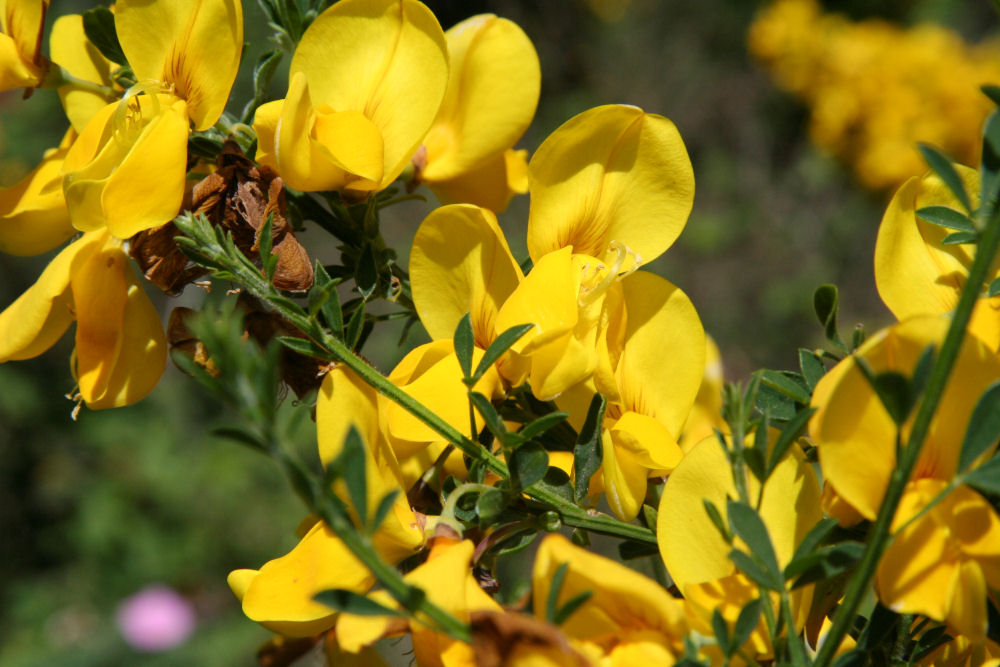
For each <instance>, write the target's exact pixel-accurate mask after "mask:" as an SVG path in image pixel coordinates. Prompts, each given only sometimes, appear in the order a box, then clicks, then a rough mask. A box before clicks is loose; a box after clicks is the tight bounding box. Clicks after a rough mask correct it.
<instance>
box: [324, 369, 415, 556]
mask: <svg viewBox="0 0 1000 667" xmlns="http://www.w3.org/2000/svg"><path fill="white" fill-rule="evenodd" d="M376 402H377V398H376V395H375V392H374V390H373V389H372V388H371V387H370V386H368V385H367V384H365V383H364V382H363V381H361V379H360V378H358V377H357V375H355V374H354V373H353V372H351V371H350V370H348V369H347V368H345V367H342V366H338V367H336V368H334V369H332V370H331V371H330V372H329V373H327V374H326V377H324V378H323V384H322V386H321V387H320V393H319V397H318V398H317V402H316V430H317V434H318V439H319V454H320V460H321V461H323V462H324V463H329V462H330V461H332V460H334V459H335V458H336V457H337V456H338V455H339V454H340V452H341V451H342V450H343V445H344V439H345V437H346V436H347V433H348V430H349V429H350V428H351V427H352V426H353V427H354V428H356V429H357V430H358V432H359V433H360V434H361V438H362V440H363V441H364V443H365V453H366V457H365V477H366V479H365V481H366V488H367V492H368V516H372V515H373V514H374V512H375V509H376V507H378V503H379V502H380V501H381V500H382V498H384V497H385V496H386V495H387V494H389V493H391V492H393V491H395V492H399V495H398V497H397V498H396V502H395V503H394V504H393V508H392V512H390V514H389V516H388V517H387V518H386V520H385V521H384V522H383V523H382V525H381V526H380V527H379V530H378V531H377V533H376V535H375V545H376V548H377V549H378V550H379V553H381V554H382V556H383V557H384V558H386V559H387V560H390V561H392V562H396V561H398V560H400V559H402V558H404V557H406V556H408V555H410V554H412V553H413V551H414V550H415V549H416V548H417V547H419V546H420V544H421V543H422V542H423V532H422V531H421V530H420V527H419V525H418V523H417V519H416V516H415V515H414V514H413V510H411V509H410V505H409V503H408V502H407V501H406V494H405V493H403V492H402V491H404V487H403V476H402V473H401V472H400V470H399V464H398V463H397V461H396V456H395V454H394V453H393V452H392V449H391V448H390V447H389V446H388V444H387V443H386V442H385V439H384V438H383V437H382V435H381V432H380V430H379V416H378V413H377V412H376ZM338 493H340V494H341V495H344V493H343V491H342V490H338Z"/></svg>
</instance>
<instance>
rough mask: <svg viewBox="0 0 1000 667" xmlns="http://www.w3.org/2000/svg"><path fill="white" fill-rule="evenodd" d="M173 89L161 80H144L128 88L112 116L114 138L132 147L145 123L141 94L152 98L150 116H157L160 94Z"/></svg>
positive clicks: (125, 145)
mask: <svg viewBox="0 0 1000 667" xmlns="http://www.w3.org/2000/svg"><path fill="white" fill-rule="evenodd" d="M171 90H172V86H164V84H163V83H161V82H159V81H142V82H139V83H137V84H135V85H134V86H132V87H131V88H129V89H128V90H126V91H125V94H124V95H122V99H121V101H120V102H119V103H118V106H117V107H116V108H115V113H114V116H113V117H112V122H111V129H112V137H113V138H114V140H115V141H116V142H117V143H118V144H119V145H121V146H124V147H130V146H131V145H132V144H134V143H135V139H136V135H137V134H138V133H139V132H141V131H142V128H143V125H144V124H143V122H142V117H143V111H142V102H141V99H140V95H146V96H147V98H148V99H149V100H150V104H151V105H152V106H151V109H149V110H148V111H149V112H150V114H149V117H155V116H156V115H157V114H159V113H160V98H159V95H160V94H161V93H169V92H170V91H171Z"/></svg>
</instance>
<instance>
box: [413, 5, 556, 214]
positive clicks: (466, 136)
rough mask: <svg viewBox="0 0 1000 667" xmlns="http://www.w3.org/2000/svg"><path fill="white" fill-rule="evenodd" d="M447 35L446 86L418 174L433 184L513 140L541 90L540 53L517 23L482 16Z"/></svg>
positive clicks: (527, 122) (492, 156)
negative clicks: (448, 63)
mask: <svg viewBox="0 0 1000 667" xmlns="http://www.w3.org/2000/svg"><path fill="white" fill-rule="evenodd" d="M445 36H446V37H447V39H448V55H449V59H450V70H449V73H448V88H447V92H446V93H445V97H444V101H443V102H442V104H441V110H440V111H439V112H438V115H437V118H436V119H435V121H434V125H433V127H431V129H430V132H428V133H427V137H426V138H425V139H424V146H425V147H426V149H427V165H426V167H424V170H423V173H422V178H423V180H425V181H427V182H428V183H432V184H433V183H436V182H440V181H447V180H450V179H454V178H456V177H458V176H460V175H462V174H465V173H467V172H470V171H473V170H475V169H478V168H480V167H482V166H483V165H484V164H485V163H486V162H487V161H488V160H495V159H496V158H499V157H500V156H501V155H502V154H503V152H504V151H505V150H507V149H509V148H511V147H512V146H513V145H514V144H515V143H517V140H518V139H520V138H521V135H522V134H524V131H525V130H526V129H527V128H528V125H530V124H531V119H532V118H533V117H534V115H535V107H536V106H537V104H538V94H539V91H540V88H541V70H540V67H539V64H538V55H537V54H536V53H535V49H534V47H533V46H532V44H531V40H530V39H528V36H527V35H525V34H524V32H523V31H522V30H521V29H520V28H519V27H518V26H517V25H516V24H515V23H513V22H511V21H508V20H507V19H502V18H497V17H496V16H494V15H492V14H480V15H478V16H473V17H471V18H468V19H466V20H465V21H462V22H461V23H459V24H458V25H456V26H455V27H453V28H451V29H450V30H448V32H447V33H445ZM466 201H469V200H466ZM471 203H478V202H471ZM483 205H485V204H483ZM494 210H496V209H494Z"/></svg>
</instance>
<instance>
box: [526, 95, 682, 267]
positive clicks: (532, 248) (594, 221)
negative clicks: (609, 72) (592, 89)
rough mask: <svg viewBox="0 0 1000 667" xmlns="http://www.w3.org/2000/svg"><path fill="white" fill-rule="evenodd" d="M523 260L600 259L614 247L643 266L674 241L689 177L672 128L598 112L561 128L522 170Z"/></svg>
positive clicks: (627, 114) (633, 112) (611, 110)
mask: <svg viewBox="0 0 1000 667" xmlns="http://www.w3.org/2000/svg"><path fill="white" fill-rule="evenodd" d="M529 169H530V177H531V185H530V188H529V191H530V194H531V213H530V218H529V222H528V252H529V253H530V254H531V258H532V259H533V260H534V261H536V262H537V261H538V260H539V258H541V257H542V256H543V255H544V254H545V253H548V252H551V251H553V250H557V249H559V248H564V247H567V246H572V247H573V252H575V253H582V254H586V255H591V256H593V257H597V258H599V259H600V258H604V257H605V256H606V254H607V252H608V247H609V244H610V243H611V242H612V241H615V242H617V243H620V244H624V245H626V246H628V248H630V249H631V250H632V252H633V253H635V256H634V259H638V260H640V261H641V262H649V261H652V260H653V259H656V258H657V257H658V256H659V255H660V254H661V253H662V252H663V251H664V250H666V249H667V248H668V247H669V246H670V244H671V243H673V242H674V239H676V238H677V236H678V235H679V234H680V233H681V230H682V229H683V228H684V224H685V223H686V222H687V217H688V213H690V211H691V206H692V203H693V201H694V173H693V171H692V169H691V162H690V160H689V159H688V155H687V150H686V149H685V148H684V143H683V141H681V137H680V134H679V133H678V132H677V128H676V127H674V124H673V123H671V122H670V121H669V120H667V119H666V118H664V117H663V116H657V115H654V114H647V113H644V112H643V111H642V110H641V109H638V108H636V107H629V106H616V105H612V106H603V107H597V108H594V109H591V110H589V111H585V112H584V113H582V114H580V115H578V116H575V117H574V118H572V119H570V120H569V121H567V122H566V123H565V124H563V125H562V127H560V128H559V129H558V130H556V131H555V132H553V133H552V134H551V135H549V137H548V138H547V139H546V140H545V141H544V142H543V143H542V145H541V146H539V148H538V150H537V151H536V152H535V154H534V155H533V156H532V158H531V163H530V165H529Z"/></svg>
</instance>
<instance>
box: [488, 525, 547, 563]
mask: <svg viewBox="0 0 1000 667" xmlns="http://www.w3.org/2000/svg"><path fill="white" fill-rule="evenodd" d="M539 534H540V533H539V532H538V531H537V530H526V531H524V532H521V533H517V534H516V535H511V536H510V537H508V538H507V539H506V540H503V541H501V542H500V543H499V544H498V545H497V546H496V547H495V549H496V550H495V551H494V553H495V554H496V556H497V557H498V558H499V557H501V556H512V555H514V554H516V553H518V552H521V551H524V550H525V549H527V548H528V547H529V546H531V543H532V542H534V541H535V538H537V537H538V536H539Z"/></svg>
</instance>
